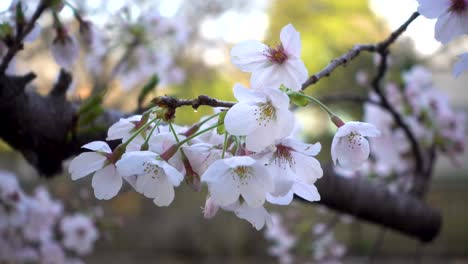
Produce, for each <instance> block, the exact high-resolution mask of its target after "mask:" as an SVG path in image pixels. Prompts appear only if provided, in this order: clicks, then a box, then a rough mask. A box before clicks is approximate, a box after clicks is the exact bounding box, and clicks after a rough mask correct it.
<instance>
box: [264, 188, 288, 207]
mask: <svg viewBox="0 0 468 264" xmlns="http://www.w3.org/2000/svg"><path fill="white" fill-rule="evenodd" d="M293 198H294V192H293V190H292V189H291V190H290V191H289V192H288V193H287V194H286V195H285V196H278V197H276V196H273V195H271V194H267V198H266V199H267V201H268V202H269V203H272V204H278V205H288V204H290V203H291V202H292V200H293Z"/></svg>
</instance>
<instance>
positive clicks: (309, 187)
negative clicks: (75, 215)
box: [69, 24, 379, 229]
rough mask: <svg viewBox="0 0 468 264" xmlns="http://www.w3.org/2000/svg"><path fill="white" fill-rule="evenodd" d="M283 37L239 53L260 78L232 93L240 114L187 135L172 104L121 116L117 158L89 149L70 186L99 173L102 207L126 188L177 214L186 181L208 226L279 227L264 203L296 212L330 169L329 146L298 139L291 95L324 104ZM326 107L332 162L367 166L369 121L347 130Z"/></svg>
mask: <svg viewBox="0 0 468 264" xmlns="http://www.w3.org/2000/svg"><path fill="white" fill-rule="evenodd" d="M280 38H281V44H280V45H279V46H278V47H276V48H269V47H267V46H266V45H263V44H261V43H256V42H252V41H247V42H245V43H240V44H238V45H237V46H235V47H233V49H232V52H231V54H232V61H233V63H234V64H235V65H236V66H238V67H239V68H240V69H241V70H244V71H249V72H252V88H251V89H249V88H246V87H244V86H242V85H241V84H235V85H234V89H233V90H234V96H235V98H236V99H237V100H238V103H236V104H234V106H232V107H231V108H229V109H220V110H219V111H218V112H217V113H215V114H213V115H212V116H209V117H205V118H203V119H202V120H201V121H200V122H199V123H197V124H195V125H193V126H192V127H188V128H185V127H179V126H177V125H174V124H173V122H172V120H173V115H174V114H175V109H171V108H170V107H168V106H166V105H164V104H161V105H157V106H155V107H153V108H151V109H149V110H148V111H147V112H145V113H144V114H143V115H135V116H131V117H128V118H122V119H120V120H119V121H118V122H117V123H115V124H114V125H112V126H111V127H110V128H109V130H108V137H107V140H119V141H120V142H121V143H120V144H119V145H118V146H117V147H116V148H115V149H114V150H112V149H111V147H110V146H109V145H108V143H106V142H103V141H96V142H91V143H88V144H86V145H84V146H83V148H85V149H88V150H91V152H85V153H82V154H80V155H79V156H77V157H76V158H75V159H74V160H73V161H72V162H71V163H70V166H69V172H70V173H71V177H72V179H74V180H77V179H80V178H82V177H85V176H87V175H90V174H93V179H92V187H93V189H94V193H95V196H96V198H98V199H111V198H112V197H114V196H116V195H117V194H118V192H119V190H120V189H121V187H122V184H123V182H124V180H125V181H126V182H128V183H129V184H130V185H131V186H132V187H133V188H134V189H135V191H137V192H138V193H141V194H142V195H144V196H145V197H147V198H150V199H153V202H154V203H155V204H156V205H157V206H169V205H170V204H171V203H172V201H173V200H174V197H175V191H174V189H175V188H176V187H178V186H179V185H180V184H181V182H182V181H183V180H184V179H185V181H186V182H187V183H189V185H191V186H192V187H193V188H194V189H195V190H200V188H201V184H202V183H203V184H206V186H207V187H208V197H207V200H206V204H205V207H204V215H205V217H206V218H211V217H213V216H214V215H215V214H216V213H217V211H218V210H219V209H220V208H221V209H223V210H226V211H231V212H234V214H235V215H236V216H238V217H239V218H241V219H245V220H247V221H249V222H250V223H251V224H252V225H253V226H254V227H255V228H257V229H261V228H262V227H263V226H264V225H265V224H269V223H271V221H272V220H271V216H270V215H269V214H268V212H267V211H266V209H265V207H264V206H265V204H266V203H271V204H278V205H288V204H290V203H291V201H292V200H293V196H294V195H297V196H300V197H302V198H303V199H305V200H307V201H311V202H313V201H318V200H319V199H320V195H319V192H318V190H317V188H316V187H315V185H314V183H315V182H316V181H317V180H318V179H319V178H320V177H322V175H323V171H322V167H321V165H320V163H319V162H318V161H317V159H316V158H315V156H316V155H317V154H318V153H319V152H320V149H321V145H320V143H315V144H307V143H304V142H302V141H301V140H299V139H298V138H295V137H294V135H293V134H292V130H293V127H294V122H295V120H294V117H293V113H292V111H291V110H290V109H289V106H290V98H289V96H290V95H295V96H296V97H297V96H299V97H303V98H306V99H307V98H309V99H313V100H315V101H316V102H318V101H317V100H316V99H315V98H312V97H310V96H307V95H305V94H303V93H300V92H297V91H298V90H299V89H300V87H301V84H302V82H303V81H304V80H305V78H307V70H306V69H305V66H304V64H303V63H302V61H301V60H300V49H301V43H300V35H299V32H297V31H296V30H295V29H294V27H293V26H292V25H291V24H289V25H287V26H285V27H284V28H283V29H282V31H281V35H280ZM273 78H274V81H271V80H272V79H273ZM288 86H291V87H288ZM285 87H286V88H285ZM288 95H289V96H288ZM318 103H319V104H320V105H321V106H322V107H323V108H324V109H326V110H327V112H328V113H330V115H331V117H332V120H333V122H335V124H337V126H338V127H340V128H339V130H338V132H337V134H336V136H335V139H334V142H333V146H332V156H333V159H334V161H335V162H338V163H339V164H340V165H341V166H345V167H350V168H351V169H354V168H356V167H359V166H360V165H361V164H362V163H363V162H364V161H365V160H366V159H367V157H368V156H369V145H368V142H367V139H365V137H375V136H378V134H379V131H378V130H377V129H376V128H375V127H374V126H372V125H370V124H365V123H361V122H348V123H346V124H344V123H343V121H341V119H339V118H338V117H337V116H336V115H334V114H332V113H331V111H330V110H329V109H328V108H326V106H324V105H323V104H321V103H320V102H318Z"/></svg>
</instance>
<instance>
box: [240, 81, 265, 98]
mask: <svg viewBox="0 0 468 264" xmlns="http://www.w3.org/2000/svg"><path fill="white" fill-rule="evenodd" d="M232 89H233V91H234V97H235V98H236V99H237V101H239V102H247V103H262V102H266V95H265V94H264V93H260V92H257V91H255V90H252V89H249V88H246V87H244V86H243V85H242V84H240V83H236V84H234V87H233V88H232Z"/></svg>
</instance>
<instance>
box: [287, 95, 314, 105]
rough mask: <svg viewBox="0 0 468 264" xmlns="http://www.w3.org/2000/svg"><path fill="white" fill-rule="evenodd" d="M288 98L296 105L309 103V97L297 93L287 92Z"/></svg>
mask: <svg viewBox="0 0 468 264" xmlns="http://www.w3.org/2000/svg"><path fill="white" fill-rule="evenodd" d="M289 100H291V102H292V103H293V104H295V105H297V106H300V107H304V106H307V105H308V104H309V99H307V98H305V97H304V96H301V95H300V94H297V93H292V94H289Z"/></svg>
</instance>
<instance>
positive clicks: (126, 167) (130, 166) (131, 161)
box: [115, 151, 157, 176]
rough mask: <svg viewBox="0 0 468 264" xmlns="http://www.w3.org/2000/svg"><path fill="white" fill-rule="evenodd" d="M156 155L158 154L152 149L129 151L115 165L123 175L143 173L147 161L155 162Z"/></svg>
mask: <svg viewBox="0 0 468 264" xmlns="http://www.w3.org/2000/svg"><path fill="white" fill-rule="evenodd" d="M156 157H157V154H156V153H154V152H151V151H132V152H127V153H125V154H123V156H122V158H121V159H120V160H119V161H117V162H116V163H115V166H116V167H117V170H118V172H119V173H120V174H121V175H122V176H132V175H138V174H143V172H144V169H145V166H144V165H145V163H149V164H155V163H156Z"/></svg>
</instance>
